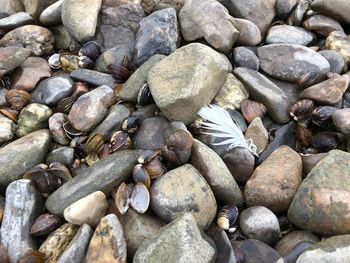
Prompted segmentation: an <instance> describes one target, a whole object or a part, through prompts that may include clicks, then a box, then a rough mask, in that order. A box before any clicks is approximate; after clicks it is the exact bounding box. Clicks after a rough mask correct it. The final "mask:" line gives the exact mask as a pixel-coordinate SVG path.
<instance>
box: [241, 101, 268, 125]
mask: <svg viewBox="0 0 350 263" xmlns="http://www.w3.org/2000/svg"><path fill="white" fill-rule="evenodd" d="M241 112H242V115H243V116H244V118H245V119H246V121H247V122H249V123H251V122H252V121H253V120H254V119H255V118H256V117H260V118H263V117H264V115H265V114H266V113H267V109H266V107H265V105H264V104H262V103H260V102H257V101H253V100H243V101H242V102H241Z"/></svg>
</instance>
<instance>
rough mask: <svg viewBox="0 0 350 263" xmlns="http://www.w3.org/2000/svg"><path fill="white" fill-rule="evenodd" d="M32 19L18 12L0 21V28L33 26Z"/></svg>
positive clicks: (24, 13)
mask: <svg viewBox="0 0 350 263" xmlns="http://www.w3.org/2000/svg"><path fill="white" fill-rule="evenodd" d="M33 23H34V19H33V17H31V15H30V14H28V13H26V12H19V13H16V14H13V15H11V16H8V17H5V18H2V19H0V28H3V29H14V28H16V27H20V26H24V25H29V24H33Z"/></svg>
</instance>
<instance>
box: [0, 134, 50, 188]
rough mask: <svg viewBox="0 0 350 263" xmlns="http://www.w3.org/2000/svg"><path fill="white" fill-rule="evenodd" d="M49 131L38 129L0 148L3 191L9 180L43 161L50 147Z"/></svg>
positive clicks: (14, 178) (0, 186) (13, 179)
mask: <svg viewBox="0 0 350 263" xmlns="http://www.w3.org/2000/svg"><path fill="white" fill-rule="evenodd" d="M50 137H51V136H50V132H49V131H48V130H39V131H35V132H33V133H30V134H28V135H26V136H23V137H21V138H19V139H17V140H15V141H13V142H11V143H9V144H7V145H6V146H4V147H2V148H1V149H0V166H1V167H2V169H1V170H0V189H1V191H4V190H5V188H6V186H7V185H8V184H10V183H11V182H13V181H15V180H18V179H20V178H21V177H22V176H23V174H24V173H25V172H27V171H28V170H29V169H31V168H33V167H34V166H35V165H37V164H39V163H43V162H44V161H45V156H46V153H47V152H48V150H49V147H50V142H51V138H50Z"/></svg>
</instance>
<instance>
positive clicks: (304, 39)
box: [265, 25, 316, 46]
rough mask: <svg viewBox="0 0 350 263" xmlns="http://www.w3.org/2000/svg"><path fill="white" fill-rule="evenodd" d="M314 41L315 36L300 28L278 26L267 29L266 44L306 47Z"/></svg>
mask: <svg viewBox="0 0 350 263" xmlns="http://www.w3.org/2000/svg"><path fill="white" fill-rule="evenodd" d="M315 39H316V36H315V35H314V34H313V33H311V32H309V31H306V30H305V29H304V28H302V27H296V26H289V25H280V26H273V27H271V28H270V29H269V31H268V33H267V36H266V40H265V41H266V44H278V43H282V44H296V45H301V46H307V45H309V44H310V43H311V42H313V41H314V40H315Z"/></svg>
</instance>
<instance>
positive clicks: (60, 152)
mask: <svg viewBox="0 0 350 263" xmlns="http://www.w3.org/2000/svg"><path fill="white" fill-rule="evenodd" d="M54 162H58V163H61V164H63V165H65V166H66V167H70V166H71V165H72V164H73V162H74V149H73V148H72V147H67V146H63V147H60V148H58V149H55V150H53V151H51V152H49V153H48V154H47V158H46V164H47V165H50V164H51V163H54Z"/></svg>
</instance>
